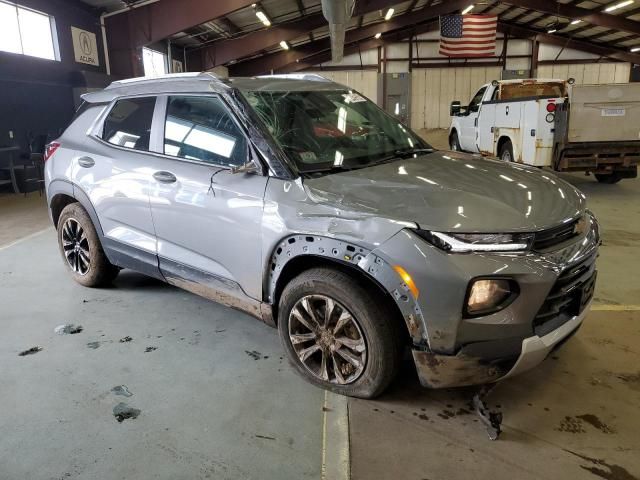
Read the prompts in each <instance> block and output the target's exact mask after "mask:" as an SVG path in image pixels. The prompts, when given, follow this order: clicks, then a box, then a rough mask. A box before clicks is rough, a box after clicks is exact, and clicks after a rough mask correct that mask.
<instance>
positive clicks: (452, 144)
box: [449, 131, 462, 152]
mask: <svg viewBox="0 0 640 480" xmlns="http://www.w3.org/2000/svg"><path fill="white" fill-rule="evenodd" d="M449 148H451V150H453V151H454V152H460V151H462V148H460V140H459V139H458V132H456V131H453V132H451V136H450V137H449Z"/></svg>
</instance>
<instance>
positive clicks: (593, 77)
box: [538, 63, 631, 84]
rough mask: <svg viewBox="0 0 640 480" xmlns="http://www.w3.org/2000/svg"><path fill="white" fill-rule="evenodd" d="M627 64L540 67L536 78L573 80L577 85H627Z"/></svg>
mask: <svg viewBox="0 0 640 480" xmlns="http://www.w3.org/2000/svg"><path fill="white" fill-rule="evenodd" d="M630 75H631V64H629V63H579V64H573V65H562V64H558V65H540V66H539V67H538V78H571V77H573V78H575V79H576V83H577V84H583V83H584V84H601V83H628V82H629V76H630Z"/></svg>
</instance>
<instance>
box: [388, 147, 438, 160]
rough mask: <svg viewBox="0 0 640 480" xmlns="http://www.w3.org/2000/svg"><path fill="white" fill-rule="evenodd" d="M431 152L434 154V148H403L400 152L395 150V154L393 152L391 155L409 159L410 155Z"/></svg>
mask: <svg viewBox="0 0 640 480" xmlns="http://www.w3.org/2000/svg"><path fill="white" fill-rule="evenodd" d="M433 152H435V148H405V149H402V150H396V151H395V152H393V155H394V156H396V157H400V158H409V157H411V156H412V155H419V154H422V153H433Z"/></svg>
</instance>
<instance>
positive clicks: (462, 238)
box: [414, 230, 533, 253]
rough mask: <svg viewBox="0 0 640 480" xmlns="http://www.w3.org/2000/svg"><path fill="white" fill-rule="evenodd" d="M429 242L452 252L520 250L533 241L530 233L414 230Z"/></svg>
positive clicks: (525, 248) (526, 247)
mask: <svg viewBox="0 0 640 480" xmlns="http://www.w3.org/2000/svg"><path fill="white" fill-rule="evenodd" d="M414 232H416V233H417V234H418V235H420V236H421V237H422V238H424V239H425V240H426V241H427V242H429V243H430V244H432V245H434V246H436V247H438V248H440V249H441V250H444V251H445V252H452V253H467V252H521V251H525V250H528V249H529V247H530V246H531V243H532V242H533V234H532V233H441V232H431V231H429V230H414Z"/></svg>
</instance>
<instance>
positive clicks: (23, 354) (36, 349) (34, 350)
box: [18, 346, 44, 357]
mask: <svg viewBox="0 0 640 480" xmlns="http://www.w3.org/2000/svg"><path fill="white" fill-rule="evenodd" d="M42 350H44V348H43V347H40V346H36V347H31V348H30V349H28V350H24V351H22V352H20V353H19V354H18V356H19V357H26V356H27V355H34V354H36V353H38V352H41V351H42Z"/></svg>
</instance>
